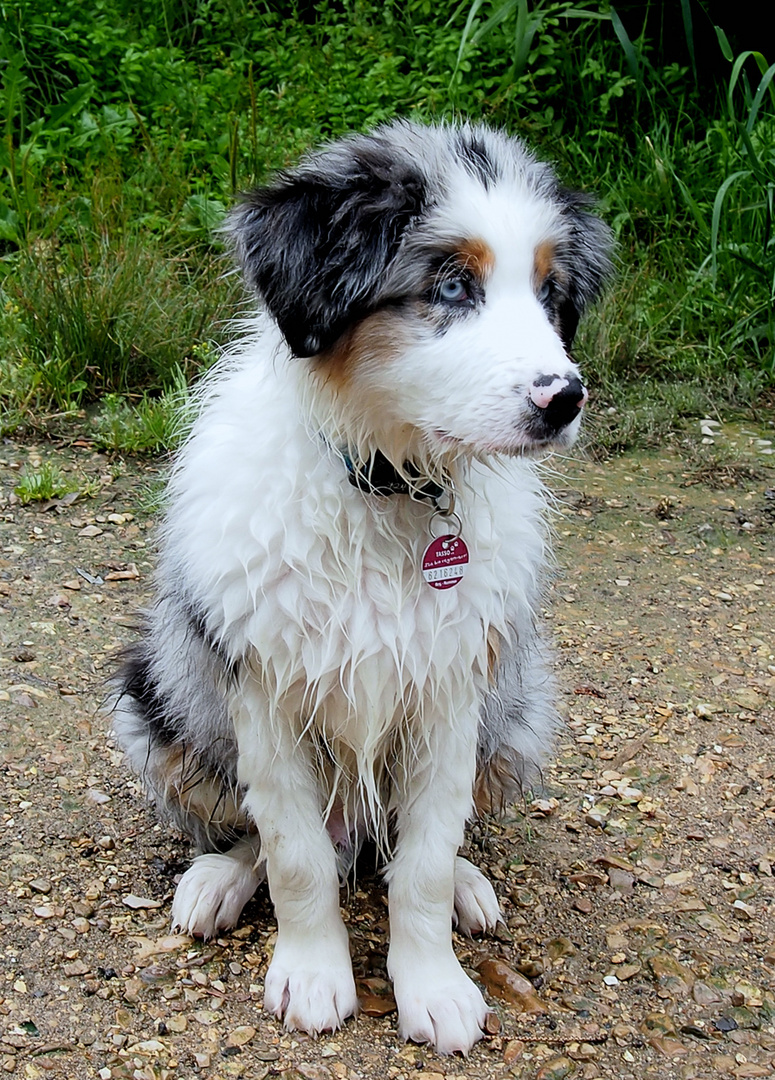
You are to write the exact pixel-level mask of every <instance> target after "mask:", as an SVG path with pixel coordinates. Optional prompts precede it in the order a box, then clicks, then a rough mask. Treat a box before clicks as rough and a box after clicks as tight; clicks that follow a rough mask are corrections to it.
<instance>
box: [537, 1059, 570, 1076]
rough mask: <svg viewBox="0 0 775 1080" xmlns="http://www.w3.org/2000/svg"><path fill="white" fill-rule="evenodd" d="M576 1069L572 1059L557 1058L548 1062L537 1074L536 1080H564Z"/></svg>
mask: <svg viewBox="0 0 775 1080" xmlns="http://www.w3.org/2000/svg"><path fill="white" fill-rule="evenodd" d="M573 1069H574V1064H573V1062H572V1061H571V1059H570V1058H568V1057H565V1056H564V1055H563V1056H562V1057H556V1058H552V1059H551V1060H550V1061H547V1062H546V1063H545V1064H543V1065H542V1066H541V1068H540V1069H539V1070H538V1072H537V1073H536V1080H564V1078H565V1077H566V1076H568V1074H569V1073H571V1072H572V1071H573Z"/></svg>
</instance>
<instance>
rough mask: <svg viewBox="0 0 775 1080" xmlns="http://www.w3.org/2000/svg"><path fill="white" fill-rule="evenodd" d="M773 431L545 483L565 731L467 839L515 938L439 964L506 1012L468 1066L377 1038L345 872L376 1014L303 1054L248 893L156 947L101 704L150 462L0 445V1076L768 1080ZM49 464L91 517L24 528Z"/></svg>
mask: <svg viewBox="0 0 775 1080" xmlns="http://www.w3.org/2000/svg"><path fill="white" fill-rule="evenodd" d="M771 437H772V433H771V432H767V431H761V430H760V431H755V430H753V429H746V427H745V425H743V426H739V427H736V428H729V429H725V431H724V432H722V433H720V434H718V435H717V436H715V444H716V445H711V444H710V443H705V444H703V443H702V442H701V435H700V434H699V433H697V434H695V435H693V436H692V445H691V446H690V447H689V451H690V452H689V454H688V457H687V451H686V450H685V449H684V450H683V451H682V455H683V458H680V457H679V456H677V455H676V454H675V453H674V452H667V451H666V452H665V453H663V454H659V455H653V456H647V457H644V456H640V457H637V458H635V457H625V458H620V459H617V460H614V461H610V462H608V463H606V464H605V465H595V464H590V463H586V464H584V463H581V464H579V463H576V464H571V465H568V466H567V467H563V469H562V471H561V472H560V474H559V475H558V476H557V477H555V479H554V486H555V488H556V489H558V490H560V491H561V492H562V493H563V494H564V500H565V510H564V513H563V516H562V517H559V518H558V519H557V532H558V552H559V560H560V567H561V569H560V571H559V572H558V575H557V577H556V580H555V582H554V587H553V590H552V592H553V595H552V596H551V598H550V599H551V604H550V610H549V618H550V620H551V624H552V626H553V631H554V636H555V640H556V643H557V651H558V661H559V667H560V677H561V683H562V686H563V703H562V704H563V709H564V712H565V714H566V715H567V717H568V726H567V730H566V732H565V735H564V737H563V738H562V740H561V742H560V745H559V748H558V752H557V756H556V762H555V765H554V766H553V768H552V769H551V770H550V771H549V772H548V774H547V776H546V788H545V791H543V792H541V793H540V796H539V797H537V798H536V799H535V801H533V802H532V803H530V804H528V805H527V806H526V807H525V808H520V810H519V812H517V811H515V812H514V815H513V816H512V817H510V818H508V819H507V820H506V821H504V822H502V823H500V824H493V825H491V826H490V827H489V828H488V829H487V830H484V829H478V830H475V831H474V833H473V834H472V835H471V838H470V846H471V849H472V853H473V857H474V858H475V860H476V861H477V862H478V863H480V864H481V865H483V866H484V867H486V869H487V871H488V872H489V874H490V875H491V877H492V878H493V881H494V884H495V886H496V889H497V890H498V893H499V895H500V897H501V901H502V905H503V909H504V914H505V918H506V926H505V927H504V928H503V929H502V930H501V931H500V932H499V934H498V935H497V937H496V938H495V939H488V940H485V941H470V940H466V939H462V938H459V939H457V941H456V945H457V949H458V954H459V955H460V957H461V959H462V960H463V963H464V964H465V965H466V966H467V967H468V968H469V969H471V970H472V972H473V973H474V974H475V976H476V977H478V978H480V979H483V981H484V983H485V986H486V987H487V989H488V990H489V991H490V997H491V1000H492V1002H493V1005H494V1006H495V1008H496V1010H497V1014H498V1017H499V1029H498V1030H497V1031H496V1030H494V1031H493V1034H492V1036H491V1037H490V1038H489V1039H488V1040H487V1041H486V1042H484V1043H483V1044H481V1045H480V1046H479V1047H477V1048H476V1049H475V1051H474V1052H473V1053H472V1054H471V1057H470V1058H469V1059H468V1060H467V1061H463V1060H462V1059H451V1060H450V1059H440V1058H437V1057H435V1056H434V1055H433V1054H432V1053H430V1052H429V1051H427V1050H426V1049H424V1048H421V1047H416V1046H412V1045H409V1046H405V1045H402V1044H400V1043H399V1042H398V1040H397V1037H396V1034H395V1026H394V1025H395V1016H394V1015H391V1014H390V1008H391V1004H392V1003H391V1000H390V997H389V987H388V985H387V984H386V982H385V955H386V907H385V900H384V894H383V890H382V888H381V886H380V885H379V882H378V880H377V879H361V880H359V882H358V888H357V891H356V892H355V893H354V895H353V896H351V897H350V899H349V901H348V902H347V911H348V919H349V927H350V931H351V935H352V952H353V957H354V963H355V967H356V973H357V974H358V976H359V977H360V978H362V979H368V980H370V981H369V982H367V983H363V984H362V990H363V992H364V998H365V1000H366V1002H367V1005H368V1011H369V1012H370V1013H372V1014H377V1013H380V1012H384V1013H385V1014H386V1015H384V1017H381V1018H380V1017H379V1016H377V1015H372V1016H364V1017H362V1018H361V1019H360V1020H358V1022H357V1023H350V1024H348V1025H347V1027H346V1029H345V1030H344V1031H343V1032H339V1033H337V1034H336V1035H333V1036H328V1037H324V1038H321V1039H319V1040H317V1041H312V1040H310V1039H307V1038H306V1037H298V1036H291V1035H287V1034H284V1033H282V1032H281V1031H280V1029H279V1028H278V1026H277V1025H276V1023H274V1022H273V1021H271V1020H269V1019H267V1018H265V1017H264V1016H263V1015H262V1014H261V1012H260V1005H261V985H262V976H263V972H264V970H265V967H266V962H267V954H268V951H270V950H271V946H272V941H273V922H272V918H271V912H270V910H269V905H268V901H267V899H266V896H265V895H264V894H261V895H259V897H258V898H257V899H256V900H255V901H254V902H253V903H252V904H251V905H250V906H249V908H248V909H247V912H246V916H245V917H244V919H243V922H242V924H241V927H240V928H239V929H238V930H237V931H236V933H234V934H231V935H229V936H228V937H226V938H224V939H222V940H218V941H215V942H209V943H207V944H201V943H196V942H192V941H191V940H190V939H187V938H180V937H171V936H170V935H169V901H170V897H171V895H172V892H173V889H174V882H175V875H176V874H179V873H180V872H181V870H182V869H183V868H184V867H185V864H186V858H187V850H186V845H185V844H184V843H182V842H181V840H180V839H179V838H178V837H177V836H174V835H170V834H169V833H168V832H167V831H165V830H163V829H162V828H161V827H160V826H159V825H158V824H157V823H156V821H155V819H154V816H153V815H152V813H151V812H150V811H149V810H147V809H146V807H145V806H144V804H143V801H142V798H141V796H140V793H139V791H138V790H137V787H136V785H135V784H134V783H133V782H132V781H131V780H130V779H129V778H128V776H127V774H126V772H125V771H124V769H123V768H122V766H121V760H120V756H119V755H118V754H117V753H116V752H115V750H114V749H113V748H112V746H111V743H110V741H109V740H108V741H107V742H106V728H107V724H106V722H105V721H104V720H103V719H102V718H101V717H100V716H99V715H98V713H97V712H96V709H97V704H98V699H99V694H100V682H101V678H102V676H103V674H104V670H105V666H106V663H107V661H108V657H109V656H110V654H111V653H112V652H113V650H114V649H115V648H116V647H117V646H118V645H121V644H122V643H124V642H126V641H127V640H129V639H130V638H131V633H132V631H131V623H132V613H133V612H134V611H135V610H136V609H137V608H138V607H139V606H140V605H141V604H142V603H143V602H144V601H146V600H147V598H148V590H149V584H150V575H151V572H152V565H153V547H152V529H153V517H152V513H151V512H150V510H148V507H149V505H150V504H151V502H152V497H153V493H154V488H155V486H156V485H157V483H158V481H157V476H158V470H157V468H156V466H142V465H140V466H138V465H136V464H132V463H124V464H117V463H113V464H111V463H110V462H109V461H108V460H107V459H106V458H105V457H104V456H102V455H98V454H95V453H94V452H93V451H92V449H91V448H90V447H89V446H88V445H83V446H80V447H79V446H76V447H74V448H71V449H69V450H67V451H66V452H62V453H57V452H56V451H54V450H52V449H51V448H49V447H24V446H17V445H14V444H10V443H6V444H5V445H4V446H3V447H2V448H0V459H2V460H0V479H1V480H2V508H1V512H0V518H1V520H0V530H1V534H2V544H1V545H0V547H1V548H2V552H0V556H1V557H0V616H2V619H1V621H0V626H1V627H2V630H1V631H0V633H1V635H2V638H1V644H2V649H1V650H0V652H1V653H2V660H1V666H0V765H1V768H0V814H1V816H2V821H1V822H0V824H1V825H2V832H0V846H1V849H2V860H1V861H0V889H1V890H2V893H3V894H4V902H3V904H2V907H0V928H1V929H2V933H1V934H0V956H1V958H2V966H1V967H0V1069H1V1070H5V1072H6V1073H8V1074H11V1075H14V1076H20V1077H25V1078H28V1077H29V1078H36V1077H67V1078H73V1080H80V1078H83V1077H96V1076H99V1077H101V1078H103V1080H107V1078H109V1077H134V1078H137V1080H151V1078H156V1080H162V1078H165V1077H169V1078H172V1077H192V1076H197V1075H202V1076H203V1077H207V1078H208V1080H215V1078H223V1080H225V1078H227V1077H239V1076H245V1077H246V1078H250V1080H262V1078H263V1077H275V1076H282V1077H285V1078H286V1080H299V1078H300V1077H304V1078H306V1080H333V1078H335V1080H357V1078H359V1077H364V1078H366V1077H379V1078H383V1077H384V1078H391V1080H409V1078H410V1077H411V1078H413V1080H431V1078H433V1080H438V1077H440V1076H467V1077H472V1078H473V1077H476V1078H478V1077H501V1076H509V1075H513V1076H518V1077H541V1078H544V1080H560V1078H562V1077H566V1076H568V1077H573V1078H575V1077H579V1078H586V1080H593V1078H597V1077H612V1078H613V1077H616V1078H617V1080H619V1078H622V1080H626V1078H628V1077H632V1078H637V1080H641V1078H643V1077H659V1078H662V1077H665V1078H668V1077H717V1076H733V1077H741V1078H742V1077H756V1076H770V1075H773V1070H774V1068H775V1067H774V1066H773V1062H774V1061H775V992H774V991H773V987H775V903H774V901H775V878H774V877H773V865H774V864H775V782H774V780H773V778H774V777H775V756H774V755H773V730H774V727H775V717H774V715H773V699H774V698H775V656H773V653H775V641H774V640H773V637H774V635H773V626H774V624H775V614H774V613H773V602H774V601H775V537H774V535H773V531H774V530H773V524H774V518H775V498H774V497H773V494H774V493H773V491H772V489H773V488H775V475H774V474H773V469H772V468H771V467H770V463H771V462H773V460H775V458H773V457H771V456H768V454H767V453H766V451H767V450H768V449H771V447H767V446H766V445H764V444H762V443H761V442H758V441H757V439H767V438H771ZM706 438H710V436H706ZM718 444H720V446H719V445H718ZM722 451H723V452H722ZM41 459H44V460H54V461H57V462H58V463H59V464H60V466H61V467H62V468H63V469H66V470H67V474H66V475H68V477H69V478H71V479H72V486H73V488H77V489H78V490H79V491H81V492H82V493H87V494H89V495H90V496H91V497H88V498H84V497H81V498H79V499H77V501H73V502H70V501H69V500H68V499H67V498H65V499H64V500H62V501H60V502H57V503H55V504H53V505H51V506H49V507H48V509H44V508H41V507H40V506H31V507H22V506H21V505H20V504H19V502H18V500H17V499H16V498H15V496H14V495H13V488H14V486H15V485H16V484H18V482H19V478H20V475H21V473H22V472H23V470H24V468H25V467H29V468H32V469H35V468H36V467H37V466H36V462H40V460H41ZM687 460H691V461H692V462H693V464H692V465H687V464H686V461H687ZM709 481H710V482H711V483H712V484H713V485H714V486H709V483H708V482H709ZM144 508H145V509H144ZM523 810H524V811H525V812H524V813H523V812H522V811H523ZM494 961H497V963H494ZM487 962H489V965H488V963H487ZM483 963H484V965H485V966H483V967H482V966H481V965H482V964H483ZM480 968H481V970H480ZM504 986H505V988H504ZM496 993H497V994H500V996H496ZM504 995H505V997H506V998H509V997H510V998H511V1000H504Z"/></svg>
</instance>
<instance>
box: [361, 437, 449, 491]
mask: <svg viewBox="0 0 775 1080" xmlns="http://www.w3.org/2000/svg"><path fill="white" fill-rule="evenodd" d="M342 459H343V461H344V463H345V467H346V469H347V478H348V479H349V481H350V483H351V484H352V485H353V487H357V488H358V489H359V490H360V491H364V492H366V493H367V494H368V495H409V496H410V497H411V498H413V499H429V500H430V501H431V502H434V503H435V502H438V501H439V499H440V498H441V497H442V495H443V494H444V488H443V487H441V486H440V485H439V484H437V483H435V482H434V481H433V480H428V481H426V482H425V483H424V484H419V485H416V484H413V483H411V481H412V480H415V479H420V477H421V474H420V471H419V469H417V467H416V466H415V465H413V464H412V463H411V461H405V462H404V467H403V475H402V474H401V473H400V472H399V471H398V470H397V469H396V467H395V466H394V465H393V464H392V463H391V462H390V461H388V459H387V458H386V457H385V455H384V454H383V453H382V452H381V451H380V450H377V452H376V453H375V454H373V455H372V457H370V458H368V459H367V460H366V461H363V462H358V464H357V465H356V463H355V462H354V461H353V460H352V458H351V457H350V455H349V454H348V453H347V452H346V451H342ZM407 477H408V479H407Z"/></svg>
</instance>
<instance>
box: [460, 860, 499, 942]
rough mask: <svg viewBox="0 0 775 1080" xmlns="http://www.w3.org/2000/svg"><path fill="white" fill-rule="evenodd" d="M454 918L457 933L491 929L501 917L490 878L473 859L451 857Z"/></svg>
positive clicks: (469, 933)
mask: <svg viewBox="0 0 775 1080" xmlns="http://www.w3.org/2000/svg"><path fill="white" fill-rule="evenodd" d="M454 918H455V922H456V924H457V928H458V930H459V931H460V932H461V934H468V935H469V936H470V935H471V934H486V933H491V932H492V931H493V930H494V929H495V927H496V926H497V924H498V922H499V920H500V919H501V918H502V915H501V909H500V907H499V905H498V898H497V896H496V895H495V890H494V889H493V887H492V885H491V884H490V882H489V881H488V880H487V878H486V877H485V876H484V874H483V873H482V871H481V870H479V869H478V868H477V867H476V866H474V865H473V863H470V862H469V861H468V859H463V858H461V857H460V856H459V855H458V857H457V858H456V859H455V915H454Z"/></svg>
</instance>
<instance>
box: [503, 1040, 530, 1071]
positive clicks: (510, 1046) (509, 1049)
mask: <svg viewBox="0 0 775 1080" xmlns="http://www.w3.org/2000/svg"><path fill="white" fill-rule="evenodd" d="M524 1050H525V1044H524V1043H523V1042H522V1041H521V1040H520V1039H510V1040H509V1041H508V1042H507V1043H506V1049H505V1050H504V1051H503V1062H504V1064H505V1065H511V1064H512V1063H513V1062H515V1061H516V1060H517V1058H518V1057H520V1056H521V1055H522V1054H523V1053H524Z"/></svg>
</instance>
